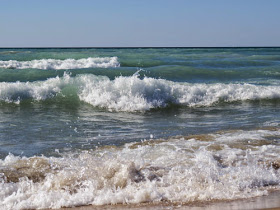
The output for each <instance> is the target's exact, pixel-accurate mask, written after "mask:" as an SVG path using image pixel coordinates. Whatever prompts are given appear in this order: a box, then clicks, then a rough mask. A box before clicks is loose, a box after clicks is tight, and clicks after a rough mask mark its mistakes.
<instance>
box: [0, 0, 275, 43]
mask: <svg viewBox="0 0 280 210" xmlns="http://www.w3.org/2000/svg"><path fill="white" fill-rule="evenodd" d="M279 8H280V0H0V47H240V46H280V23H279V22H280V12H279Z"/></svg>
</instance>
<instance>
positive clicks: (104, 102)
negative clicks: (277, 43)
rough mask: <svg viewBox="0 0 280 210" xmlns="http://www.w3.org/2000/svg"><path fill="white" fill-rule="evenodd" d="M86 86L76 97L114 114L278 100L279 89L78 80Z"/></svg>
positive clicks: (122, 79) (127, 79) (120, 79)
mask: <svg viewBox="0 0 280 210" xmlns="http://www.w3.org/2000/svg"><path fill="white" fill-rule="evenodd" d="M79 79H80V80H81V82H82V83H84V84H85V86H83V88H82V89H81V92H80V94H79V97H80V99H81V100H83V101H85V102H88V103H90V104H92V105H93V106H98V107H103V108H107V109H109V110H116V111H145V110H150V109H152V108H160V107H166V106H168V105H169V104H178V105H184V106H189V107H193V106H211V105H214V104H215V103H218V102H220V101H223V102H233V101H239V100H240V101H244V100H256V99H274V98H280V86H257V85H251V84H222V83H220V84H191V83H176V82H171V81H167V80H164V79H154V78H148V77H145V78H144V79H140V78H139V77H138V76H137V75H133V76H131V77H118V78H116V79H115V80H109V79H108V78H103V79H102V80H97V79H96V77H95V76H89V75H88V76H81V77H80V78H79Z"/></svg>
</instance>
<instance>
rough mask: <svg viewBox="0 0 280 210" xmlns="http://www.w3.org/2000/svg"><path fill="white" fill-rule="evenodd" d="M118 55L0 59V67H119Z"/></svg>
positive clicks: (56, 68) (57, 68)
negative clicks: (64, 58)
mask: <svg viewBox="0 0 280 210" xmlns="http://www.w3.org/2000/svg"><path fill="white" fill-rule="evenodd" d="M119 66H120V63H119V62H118V58H117V57H103V58H99V57H98V58H91V57H90V58H82V59H77V60H76V59H66V60H58V59H41V60H31V61H17V60H9V61H0V68H7V69H8V68H9V69H28V68H35V69H54V70H59V69H82V68H109V67H119Z"/></svg>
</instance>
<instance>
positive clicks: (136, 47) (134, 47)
mask: <svg viewBox="0 0 280 210" xmlns="http://www.w3.org/2000/svg"><path fill="white" fill-rule="evenodd" d="M145 48H146V49H148V48H197V49H199V48H200V49H203V48H205V49H207V48H208V49H209V48H280V46H232V47H229V46H225V47H153V46H149V47H147V46H146V47H138V46H133V47H0V49H145Z"/></svg>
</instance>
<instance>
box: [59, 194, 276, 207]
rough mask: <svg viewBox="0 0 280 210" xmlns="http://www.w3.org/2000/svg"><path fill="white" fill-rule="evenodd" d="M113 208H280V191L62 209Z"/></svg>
mask: <svg viewBox="0 0 280 210" xmlns="http://www.w3.org/2000/svg"><path fill="white" fill-rule="evenodd" d="M103 209H105V210H113V209H117V210H120V209H133V210H147V209H148V210H150V209H178V210H255V209H267V210H280V192H279V191H277V192H272V193H270V194H269V195H267V196H261V197H256V198H250V199H242V200H235V201H218V202H205V203H191V204H185V205H172V204H170V203H160V204H153V203H152V204H151V203H145V204H138V205H119V204H118V205H104V206H81V207H73V208H63V209H62V210H103Z"/></svg>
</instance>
